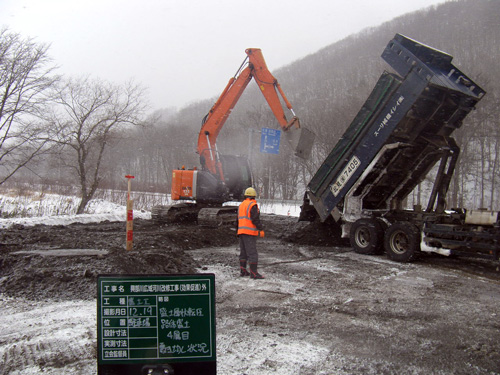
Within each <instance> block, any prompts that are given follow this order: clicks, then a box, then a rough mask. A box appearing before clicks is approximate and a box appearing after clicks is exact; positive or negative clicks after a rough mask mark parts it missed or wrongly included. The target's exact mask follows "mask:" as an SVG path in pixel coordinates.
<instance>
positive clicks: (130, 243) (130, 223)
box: [125, 175, 134, 251]
mask: <svg viewBox="0 0 500 375" xmlns="http://www.w3.org/2000/svg"><path fill="white" fill-rule="evenodd" d="M125 178H126V179H128V193H127V250H128V251H130V250H132V249H133V247H134V229H133V228H134V201H133V200H132V199H131V198H130V190H131V185H132V179H133V178H134V176H131V175H126V176H125Z"/></svg>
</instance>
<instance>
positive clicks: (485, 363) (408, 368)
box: [0, 215, 500, 375]
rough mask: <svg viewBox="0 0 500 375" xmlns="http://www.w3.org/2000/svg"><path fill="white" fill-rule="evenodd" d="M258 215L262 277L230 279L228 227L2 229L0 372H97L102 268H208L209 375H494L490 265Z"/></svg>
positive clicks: (235, 271) (494, 291)
mask: <svg viewBox="0 0 500 375" xmlns="http://www.w3.org/2000/svg"><path fill="white" fill-rule="evenodd" d="M263 221H264V224H265V228H266V238H264V239H262V240H259V242H258V248H259V256H260V264H259V272H260V273H262V274H263V275H264V276H265V277H266V278H265V279H264V280H252V279H250V278H248V277H239V276H238V275H239V267H238V254H239V250H238V244H237V238H236V234H235V231H234V230H233V229H231V228H229V229H227V228H226V229H224V230H222V229H220V230H210V229H203V228H199V227H197V226H190V227H189V228H180V227H178V228H175V227H170V228H167V227H159V228H156V227H153V226H152V225H151V224H149V223H141V222H139V223H138V225H137V229H138V232H137V236H136V239H137V241H136V248H135V250H134V252H133V254H130V253H127V252H125V251H124V250H123V244H120V245H113V244H114V242H113V241H112V239H113V238H114V237H116V236H117V235H118V233H119V234H120V236H121V237H120V238H122V234H123V233H124V232H123V228H124V225H123V223H103V224H101V225H98V224H93V225H90V224H79V225H76V226H73V227H72V228H68V227H64V228H52V230H50V229H49V228H41V227H40V228H37V229H32V228H24V229H23V230H24V234H25V235H26V236H25V237H24V238H30V236H32V237H31V238H32V239H33V238H34V237H35V234H36V233H38V234H37V235H38V236H40V233H41V232H42V233H44V231H45V230H46V231H47V233H52V235H51V236H46V237H44V238H45V239H46V240H45V242H38V243H31V244H29V243H27V242H25V243H24V245H22V244H20V243H18V244H17V245H16V246H14V243H15V242H16V240H15V238H17V237H16V230H21V228H17V229H16V228H12V231H10V233H9V231H4V232H3V233H2V236H3V237H2V239H1V243H2V245H1V247H0V249H1V250H2V252H1V255H2V258H1V264H0V265H1V271H2V273H1V275H0V293H1V295H0V311H1V314H0V363H2V366H3V367H0V374H2V375H3V374H61V373H71V374H82V375H83V374H96V373H97V365H96V345H97V344H96V301H95V294H96V286H95V274H96V273H102V271H108V272H110V273H111V271H113V273H117V272H118V273H127V272H128V273H159V272H161V273H176V272H179V273H185V272H186V271H188V272H201V273H213V274H215V279H216V316H217V334H216V335H217V368H218V371H217V373H218V374H222V375H229V374H231V375H234V374H238V375H243V374H246V375H250V374H259V375H267V374H283V375H285V374H286V375H289V374H294V373H296V374H301V375H313V374H325V375H326V374H395V373H397V374H500V346H499V345H498V343H499V342H500V272H499V271H498V264H497V263H494V262H491V261H484V260H477V259H458V258H457V259H453V258H446V257H443V256H438V255H423V256H422V257H421V258H420V259H419V260H418V261H416V262H414V263H395V262H392V261H390V260H388V259H387V258H386V257H385V256H362V255H359V254H356V253H354V252H353V251H352V249H351V248H350V247H349V246H347V244H346V243H345V241H340V240H338V239H336V240H332V239H331V238H329V237H328V236H322V234H324V233H325V230H324V228H318V227H317V226H312V225H308V224H304V223H295V221H294V219H292V218H287V217H278V216H272V215H269V216H265V217H264V218H263ZM65 228H66V229H65ZM31 231H33V232H31ZM57 231H61V234H62V232H65V234H66V236H69V237H73V242H74V244H73V246H69V242H68V243H64V244H61V245H64V246H63V247H59V248H60V249H62V248H64V249H65V250H66V251H65V254H61V255H60V256H54V254H53V252H54V250H56V249H57V248H58V247H57V245H56V242H54V241H56V238H58V234H57V233H56V232H57ZM86 231H87V232H90V233H91V235H89V236H85V235H84V233H86ZM98 231H100V232H98ZM141 231H143V234H141ZM146 233H147V237H146ZM143 236H144V237H143ZM61 238H62V237H61ZM83 238H86V240H84V239H83ZM92 238H93V239H94V241H100V242H99V246H96V245H95V244H94V245H92V243H91V242H90V241H91V239H92ZM146 238H147V239H146ZM116 241H117V243H118V242H119V241H118V240H116ZM332 241H333V242H332ZM59 242H60V240H59ZM122 242H123V241H122ZM105 243H107V244H108V246H107V247H106V246H105V245H104V244H105ZM146 243H148V246H149V248H146V246H145V244H146ZM40 244H43V246H41V245H40ZM156 246H158V247H156ZM43 249H45V250H47V251H48V250H51V251H52V255H46V256H44V255H40V251H42V252H43ZM68 249H74V250H78V249H82V250H83V249H90V250H93V251H96V250H98V252H96V253H92V252H90V253H82V254H81V255H77V254H75V252H76V253H78V251H67V250H68ZM35 250H36V253H35ZM20 251H21V252H20ZM26 251H28V252H29V251H33V253H29V254H28V255H27V254H26ZM19 252H20V253H19ZM103 252H106V253H103ZM134 259H135V260H134ZM64 269H65V270H66V271H64ZM36 280H38V283H37V282H35V281H36ZM23 283H24V284H23ZM19 284H21V285H19ZM40 285H42V286H43V288H42V287H40ZM49 292H50V293H49Z"/></svg>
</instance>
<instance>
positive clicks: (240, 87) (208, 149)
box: [197, 48, 314, 181]
mask: <svg viewBox="0 0 500 375" xmlns="http://www.w3.org/2000/svg"><path fill="white" fill-rule="evenodd" d="M245 52H246V54H247V57H246V59H245V61H244V62H243V64H242V65H241V66H240V68H239V69H238V71H237V72H236V75H235V76H234V77H232V78H231V79H230V80H229V82H228V84H227V86H226V88H225V89H224V91H223V92H222V94H221V95H220V97H219V99H218V100H217V102H216V103H215V104H214V105H213V107H212V108H211V109H210V111H209V112H208V114H207V115H206V116H205V118H204V120H203V124H202V126H201V130H200V133H199V136H198V150H197V151H198V154H199V155H200V161H201V165H202V167H203V169H207V170H209V171H210V172H211V173H213V174H215V175H217V176H219V177H220V179H221V180H222V181H224V175H223V172H222V167H221V164H220V161H219V160H218V156H217V146H216V140H217V136H218V135H219V132H220V130H221V129H222V127H223V126H224V123H225V122H226V120H227V118H228V117H229V115H230V113H231V111H232V110H233V108H234V106H235V105H236V103H237V102H238V100H239V98H240V97H241V95H242V94H243V92H244V91H245V88H246V87H247V85H248V83H249V82H250V81H251V80H252V78H254V79H255V81H256V83H257V84H258V86H259V88H260V90H261V92H262V94H263V95H264V98H265V99H266V101H267V103H268V104H269V107H270V108H271V110H272V112H273V114H274V116H275V117H276V119H277V120H278V123H279V124H280V127H281V129H282V130H283V131H284V134H285V135H286V138H287V141H288V142H289V143H290V144H291V146H292V148H293V149H294V151H295V154H296V155H297V156H300V157H302V158H307V157H309V154H310V151H311V148H312V143H313V141H314V134H313V133H312V132H310V131H307V130H306V129H303V128H301V127H300V122H299V119H298V118H297V116H295V113H294V112H293V109H292V105H291V104H290V102H289V101H288V99H287V98H286V96H285V94H284V93H283V90H282V89H281V86H280V85H279V83H278V81H277V80H276V78H274V76H273V75H272V74H271V72H270V71H269V69H268V68H267V65H266V62H265V60H264V56H263V55H262V52H261V50H260V49H257V48H249V49H247V50H246V51H245ZM247 62H248V64H247ZM245 64H247V65H246V67H244V66H245ZM278 94H279V95H278ZM280 96H281V98H282V99H283V101H284V103H285V105H286V107H287V108H288V109H289V110H290V111H291V113H292V118H291V120H290V121H288V120H287V118H286V115H285V112H284V110H283V106H282V104H281V100H280Z"/></svg>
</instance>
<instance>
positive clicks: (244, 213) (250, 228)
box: [238, 199, 259, 236]
mask: <svg viewBox="0 0 500 375" xmlns="http://www.w3.org/2000/svg"><path fill="white" fill-rule="evenodd" d="M253 206H257V202H256V201H255V200H254V199H245V200H244V201H243V202H241V204H240V207H239V208H238V234H249V235H250V236H258V235H259V230H258V229H257V227H256V226H255V225H254V223H252V219H251V218H250V210H251V209H252V207H253ZM258 209H259V207H258V206H257V210H258Z"/></svg>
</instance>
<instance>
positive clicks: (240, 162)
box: [219, 155, 252, 200]
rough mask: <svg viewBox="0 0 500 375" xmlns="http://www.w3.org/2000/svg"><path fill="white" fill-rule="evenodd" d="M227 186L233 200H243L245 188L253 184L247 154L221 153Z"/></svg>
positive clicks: (220, 157)
mask: <svg viewBox="0 0 500 375" xmlns="http://www.w3.org/2000/svg"><path fill="white" fill-rule="evenodd" d="M219 159H220V162H221V164H222V172H223V173H224V181H225V185H226V188H227V189H228V192H229V195H230V196H231V198H232V200H241V199H242V198H243V193H244V191H245V189H246V188H247V187H249V186H252V174H251V171H250V165H249V164H248V159H247V158H246V157H245V156H236V155H219Z"/></svg>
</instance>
